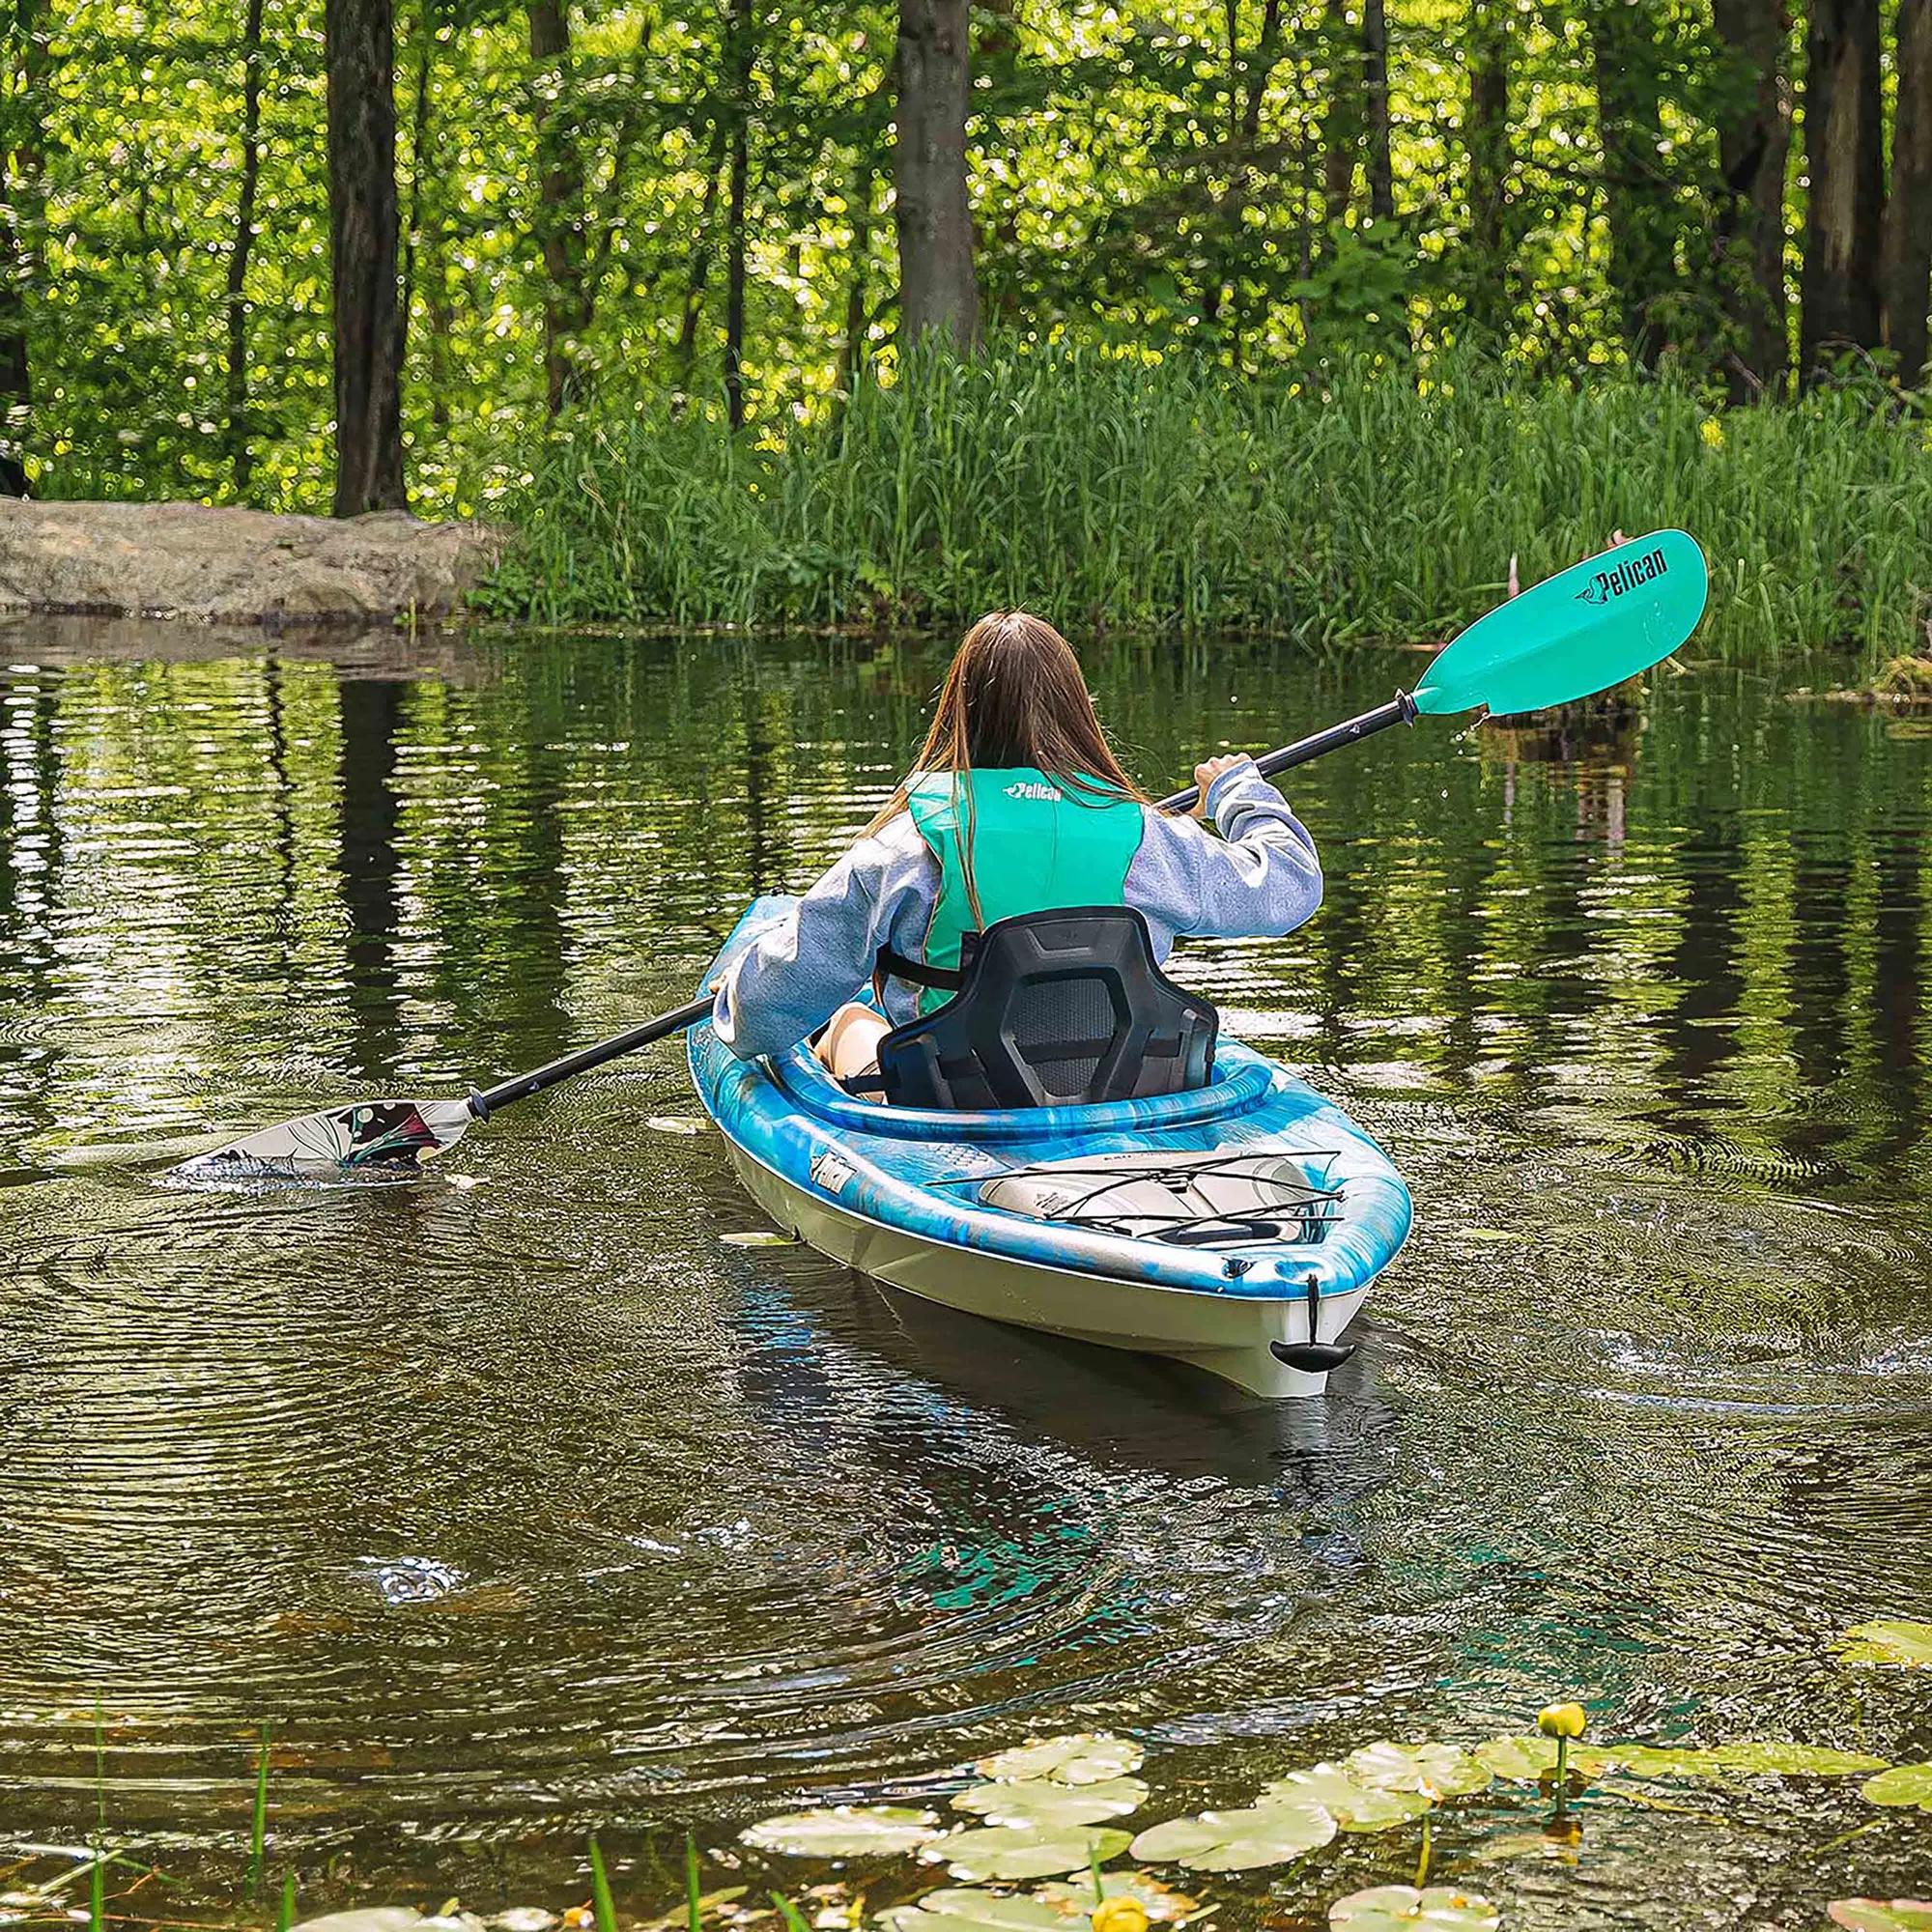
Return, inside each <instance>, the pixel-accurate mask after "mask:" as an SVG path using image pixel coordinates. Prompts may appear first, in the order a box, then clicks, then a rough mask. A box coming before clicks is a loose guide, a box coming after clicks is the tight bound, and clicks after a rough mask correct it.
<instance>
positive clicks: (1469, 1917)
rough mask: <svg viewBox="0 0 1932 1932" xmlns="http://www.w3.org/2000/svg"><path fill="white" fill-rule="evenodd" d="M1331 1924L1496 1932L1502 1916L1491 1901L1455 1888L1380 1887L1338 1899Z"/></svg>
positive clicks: (1390, 1931)
mask: <svg viewBox="0 0 1932 1932" xmlns="http://www.w3.org/2000/svg"><path fill="white" fill-rule="evenodd" d="M1328 1922H1329V1924H1330V1925H1333V1926H1337V1927H1346V1928H1348V1932H1494V1928H1495V1927H1496V1926H1498V1925H1500V1924H1501V1923H1502V1914H1501V1913H1500V1912H1498V1911H1497V1910H1496V1908H1495V1907H1494V1906H1493V1905H1492V1904H1491V1903H1490V1901H1489V1900H1488V1899H1487V1898H1484V1897H1482V1896H1480V1895H1479V1894H1478V1893H1476V1892H1472V1891H1463V1890H1461V1889H1458V1888H1457V1887H1455V1886H1453V1885H1433V1886H1430V1887H1429V1888H1428V1889H1426V1890H1421V1891H1418V1890H1417V1889H1416V1888H1415V1887H1414V1886H1412V1885H1378V1886H1373V1887H1371V1888H1370V1889H1368V1890H1367V1891H1356V1892H1350V1895H1349V1896H1348V1897H1347V1898H1343V1899H1338V1900H1337V1901H1336V1902H1335V1903H1334V1904H1333V1905H1331V1906H1330V1907H1329V1908H1328Z"/></svg>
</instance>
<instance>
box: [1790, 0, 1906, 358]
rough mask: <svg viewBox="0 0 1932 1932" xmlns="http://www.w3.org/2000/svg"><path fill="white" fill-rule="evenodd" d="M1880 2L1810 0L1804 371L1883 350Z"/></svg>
mask: <svg viewBox="0 0 1932 1932" xmlns="http://www.w3.org/2000/svg"><path fill="white" fill-rule="evenodd" d="M1882 113H1883V108H1882V104H1881V99H1880V93H1879V14H1878V0H1812V7H1811V30H1810V35H1809V38H1808V41H1807V43H1806V56H1805V76H1804V145H1805V151H1806V152H1805V160H1806V164H1807V166H1808V168H1809V172H1810V177H1811V188H1810V196H1809V200H1808V202H1807V204H1806V208H1805V216H1804V288H1803V310H1802V313H1801V315H1800V318H1799V352H1798V353H1799V363H1800V374H1801V375H1802V376H1803V377H1804V379H1805V380H1806V381H1809V380H1810V379H1812V378H1813V377H1815V376H1816V375H1817V374H1818V372H1819V370H1820V368H1821V366H1822V365H1823V364H1824V363H1825V361H1826V360H1827V359H1828V358H1829V356H1830V355H1832V354H1833V351H1836V350H1844V349H1848V348H1850V349H1874V348H1876V347H1878V343H1879V297H1878V287H1879V231H1880V223H1881V219H1882V214H1883V207H1884V201H1885V154H1884V148H1883V146H1882V142H1883V139H1884V130H1883V126H1882V122H1881V115H1882Z"/></svg>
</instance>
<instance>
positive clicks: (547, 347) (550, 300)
mask: <svg viewBox="0 0 1932 1932" xmlns="http://www.w3.org/2000/svg"><path fill="white" fill-rule="evenodd" d="M529 14H530V62H531V65H532V66H533V68H534V69H535V72H534V73H533V75H532V76H531V79H532V84H533V86H534V89H535V95H536V132H537V208H538V237H537V240H538V245H539V247H540V249H541V251H542V254H543V265H544V277H545V288H544V403H545V407H546V408H547V409H548V411H549V412H550V413H551V414H552V415H553V416H554V415H555V414H556V413H557V412H558V411H559V410H561V409H562V408H563V398H564V392H565V390H566V389H567V388H568V386H569V383H570V373H571V363H572V359H573V355H574V351H575V348H576V344H577V338H578V337H579V336H580V335H581V334H582V331H583V329H584V328H585V327H588V325H589V321H590V301H589V296H588V291H587V288H586V284H585V274H584V237H583V159H582V154H581V153H580V151H579V148H578V143H577V132H576V128H575V126H574V121H573V114H572V105H573V102H572V90H571V85H570V79H571V46H570V14H569V10H568V7H567V4H566V0H530V10H529Z"/></svg>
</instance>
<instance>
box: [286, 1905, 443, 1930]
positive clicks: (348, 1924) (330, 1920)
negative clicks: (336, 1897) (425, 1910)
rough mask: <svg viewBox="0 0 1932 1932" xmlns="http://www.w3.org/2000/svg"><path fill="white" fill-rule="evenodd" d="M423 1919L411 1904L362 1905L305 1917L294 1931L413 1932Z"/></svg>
mask: <svg viewBox="0 0 1932 1932" xmlns="http://www.w3.org/2000/svg"><path fill="white" fill-rule="evenodd" d="M422 1922H423V1916H422V1914H421V1913H420V1912H418V1911H417V1910H416V1909H415V1907H414V1906H412V1905H365V1906H363V1907H361V1908H360V1909H359V1910H358V1911H355V1912H327V1913H325V1914H324V1915H323V1916H322V1917H321V1918H304V1919H303V1920H302V1921H301V1922H300V1923H299V1924H298V1925H297V1926H296V1928H295V1932H412V1927H414V1926H417V1925H420V1924H421V1923H422Z"/></svg>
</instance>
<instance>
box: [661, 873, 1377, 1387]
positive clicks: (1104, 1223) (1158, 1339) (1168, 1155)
mask: <svg viewBox="0 0 1932 1932" xmlns="http://www.w3.org/2000/svg"><path fill="white" fill-rule="evenodd" d="M790 903H791V902H790V901H789V900H786V899H781V898H767V899H760V900H758V901H757V902H756V903H755V904H754V905H753V908H752V909H751V911H750V912H749V913H747V915H746V917H745V919H744V920H743V921H742V922H741V923H740V924H739V926H738V928H737V930H736V931H734V933H733V934H732V936H731V938H730V939H729V940H727V941H726V943H725V947H724V949H723V950H722V951H721V952H720V954H719V957H718V959H717V960H716V961H714V963H713V966H712V968H711V969H710V971H709V972H708V973H707V975H706V978H707V980H710V979H711V978H713V977H715V975H716V973H717V972H718V970H719V969H720V967H722V966H724V965H726V964H728V963H729V960H730V958H731V957H732V955H733V953H734V952H736V950H737V949H738V948H739V947H740V946H742V945H743V944H745V943H747V941H748V939H749V937H750V936H751V934H752V933H753V932H755V931H756V930H757V929H758V928H759V927H760V926H761V925H762V924H764V923H767V922H768V921H770V920H773V919H776V918H781V917H782V916H783V915H784V913H785V912H786V911H787V910H788V908H789V905H790ZM689 1053H690V1061H691V1070H692V1079H693V1083H694V1085H695V1087H696V1091H697V1094H698V1097H699V1099H700V1100H701V1101H702V1103H703V1105H704V1107H705V1109H706V1111H707V1112H708V1113H709V1114H710V1116H711V1118H712V1119H713V1120H714V1121H715V1122H717V1124H718V1126H719V1127H720V1128H721V1129H722V1131H723V1133H724V1135H725V1142H726V1146H727V1148H728V1150H729V1154H730V1160H731V1164H732V1167H733V1169H734V1171H735V1173H736V1175H737V1178H738V1179H739V1181H740V1182H741V1183H742V1185H743V1186H744V1188H745V1190H746V1192H747V1193H748V1194H750V1195H751V1196H752V1198H753V1200H754V1201H756V1202H757V1204H758V1206H759V1207H760V1208H763V1210H764V1211H765V1213H766V1214H767V1215H769V1216H770V1218H771V1219H772V1220H773V1221H774V1222H776V1223H777V1224H778V1226H780V1227H781V1228H782V1229H783V1230H784V1231H785V1232H786V1233H788V1234H791V1235H793V1236H797V1237H798V1238H799V1239H801V1240H803V1241H805V1242H807V1243H808V1244H809V1245H810V1246H811V1247H812V1248H814V1249H816V1250H817V1251H818V1252H819V1253H821V1254H824V1255H826V1256H828V1257H830V1258H831V1259H832V1260H834V1261H837V1262H839V1263H842V1264H845V1265H847V1266H849V1267H852V1268H855V1269H857V1270H859V1271H860V1272H861V1273H863V1274H866V1275H867V1276H869V1277H871V1278H872V1279H874V1280H877V1281H881V1282H885V1283H887V1284H889V1285H890V1286H892V1287H894V1288H897V1289H901V1290H903V1291H905V1292H906V1293H911V1294H916V1295H919V1296H921V1297H922V1298H923V1299H925V1300H928V1301H932V1302H937V1303H940V1304H942V1305H944V1306H946V1307H950V1308H956V1309H960V1310H963V1311H965V1312H967V1313H969V1314H973V1315H978V1316H983V1317H989V1318H991V1319H993V1320H995V1321H1009V1322H1012V1323H1015V1324H1017V1325H1019V1326H1022V1327H1029V1328H1036V1329H1040V1330H1043V1331H1045V1332H1047V1333H1050V1334H1055V1335H1062V1336H1066V1337H1070V1338H1072V1339H1074V1340H1077V1341H1082V1342H1089V1343H1094V1344H1097V1345H1099V1346H1101V1347H1104V1348H1112V1349H1124V1350H1135V1351H1139V1352H1145V1353H1151V1354H1156V1355H1165V1356H1171V1357H1174V1358H1175V1359H1177V1360H1180V1361H1183V1362H1188V1363H1191V1364H1193V1365H1194V1366H1196V1367H1198V1368H1201V1369H1204V1370H1206V1371H1208V1373H1210V1374H1213V1375H1216V1376H1219V1377H1221V1378H1224V1379H1226V1380H1228V1381H1230V1382H1233V1383H1235V1384H1236V1385H1237V1386H1238V1387H1241V1388H1243V1389H1246V1390H1249V1391H1250V1392H1252V1393H1253V1394H1255V1395H1258V1396H1263V1397H1267V1398H1271V1399H1272V1398H1283V1397H1301V1396H1314V1395H1319V1394H1321V1391H1322V1389H1323V1388H1324V1386H1325V1384H1326V1381H1327V1374H1328V1370H1329V1368H1330V1367H1331V1366H1332V1365H1333V1363H1334V1361H1335V1360H1336V1359H1337V1358H1338V1357H1339V1355H1340V1354H1341V1353H1343V1352H1346V1350H1343V1349H1340V1348H1338V1347H1337V1345H1338V1344H1339V1343H1340V1339H1341V1337H1342V1335H1343V1332H1344V1331H1345V1330H1346V1329H1347V1328H1348V1326H1349V1324H1350V1322H1351V1321H1353V1320H1354V1318H1355V1316H1356V1314H1357V1313H1358V1312H1359V1311H1360V1309H1361V1307H1362V1305H1363V1302H1364V1301H1365V1300H1366V1298H1367V1295H1368V1293H1369V1288H1370V1285H1371V1283H1372V1282H1373V1281H1374V1279H1375V1277H1376V1275H1377V1274H1378V1272H1379V1271H1380V1269H1381V1268H1382V1267H1383V1266H1384V1265H1385V1264H1387V1262H1388V1261H1389V1260H1390V1259H1391V1258H1392V1257H1393V1256H1394V1254H1395V1253H1396V1251H1397V1249H1399V1248H1400V1246H1401V1244H1402V1241H1403V1239H1404V1237H1405V1236H1406V1233H1407V1230H1408V1225H1409V1218H1410V1207H1409V1199H1408V1192H1407V1189H1406V1186H1405V1185H1404V1183H1403V1181H1402V1179H1401V1177H1400V1176H1399V1175H1398V1174H1397V1173H1396V1171H1395V1169H1394V1168H1393V1166H1392V1165H1391V1164H1390V1163H1389V1161H1388V1159H1387V1157H1386V1155H1384V1154H1383V1153H1382V1151H1381V1150H1380V1149H1379V1148H1378V1147H1377V1146H1376V1144H1375V1142H1374V1141H1372V1140H1371V1139H1370V1138H1369V1137H1368V1136H1367V1135H1366V1134H1364V1133H1363V1132H1362V1131H1361V1129H1360V1128H1359V1127H1357V1126H1356V1125H1355V1124H1354V1122H1351V1121H1350V1120H1349V1118H1348V1117H1347V1115H1345V1114H1344V1113H1342V1111H1341V1110H1340V1109H1339V1108H1337V1107H1336V1106H1334V1105H1333V1103H1332V1102H1329V1101H1326V1100H1324V1099H1322V1098H1321V1095H1319V1094H1315V1093H1314V1092H1313V1091H1312V1090H1311V1089H1309V1088H1307V1087H1305V1086H1304V1085H1303V1084H1302V1083H1301V1082H1299V1081H1297V1080H1295V1079H1294V1078H1293V1076H1292V1075H1290V1074H1289V1073H1287V1072H1286V1071H1285V1070H1284V1069H1283V1068H1281V1067H1278V1066H1276V1065H1273V1064H1272V1063H1271V1062H1268V1061H1266V1060H1264V1059H1263V1058H1262V1057H1261V1056H1260V1055H1258V1054H1256V1053H1254V1052H1252V1051H1251V1050H1250V1049H1248V1048H1246V1047H1244V1046H1242V1045H1240V1044H1239V1043H1238V1042H1236V1041H1228V1040H1225V1039H1224V1042H1223V1046H1222V1050H1221V1053H1220V1056H1219V1061H1218V1064H1217V1068H1216V1078H1215V1081H1214V1083H1213V1085H1212V1086H1210V1087H1209V1088H1208V1089H1207V1090H1204V1091H1203V1092H1202V1093H1199V1094H1175V1095H1168V1096H1164V1097H1163V1098H1160V1099H1156V1100H1144V1101H1122V1102H1118V1103H1115V1104H1112V1105H1108V1106H1100V1107H1065V1108H1040V1109H1028V1110H1025V1111H1018V1110H1014V1111H1003V1112H999V1113H979V1114H933V1113H927V1112H924V1111H923V1110H917V1109H907V1108H887V1107H884V1106H880V1105H878V1104H876V1103H872V1102H867V1101H862V1100H858V1099H855V1098H854V1097H853V1096H851V1095H849V1094H845V1093H843V1092H842V1090H840V1089H839V1088H838V1086H837V1085H836V1083H834V1082H833V1081H832V1080H831V1079H830V1078H829V1076H827V1075H826V1074H825V1072H824V1069H823V1068H822V1067H820V1066H819V1065H818V1064H817V1062H816V1061H815V1060H813V1059H812V1058H811V1057H810V1055H809V1054H807V1053H805V1052H804V1051H803V1050H801V1049H794V1050H793V1051H792V1052H791V1053H789V1054H786V1055H784V1056H781V1058H780V1059H779V1060H777V1061H775V1062H746V1061H740V1060H738V1059H737V1058H736V1057H735V1056H734V1055H732V1054H731V1052H730V1051H729V1049H728V1048H727V1047H725V1045H724V1044H723V1042H721V1041H720V1040H718V1039H717V1037H715V1035H714V1034H713V1032H712V1029H711V1028H710V1027H709V1026H700V1027H697V1028H695V1029H694V1030H693V1032H692V1034H691V1036H690V1040H689ZM1311 1343H1315V1344H1319V1345H1323V1346H1322V1347H1321V1348H1317V1349H1314V1350H1311V1349H1310V1347H1309V1345H1310V1344H1311Z"/></svg>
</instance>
